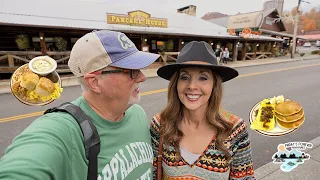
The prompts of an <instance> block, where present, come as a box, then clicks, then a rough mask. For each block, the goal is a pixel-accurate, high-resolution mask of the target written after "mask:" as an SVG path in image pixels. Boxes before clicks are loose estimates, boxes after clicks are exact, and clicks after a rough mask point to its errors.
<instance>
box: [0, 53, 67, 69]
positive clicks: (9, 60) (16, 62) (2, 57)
mask: <svg viewBox="0 0 320 180" xmlns="http://www.w3.org/2000/svg"><path fill="white" fill-rule="evenodd" d="M41 55H42V53H41V52H40V51H0V73H13V72H14V71H15V70H16V69H17V68H19V67H20V66H21V65H23V64H25V63H29V61H30V60H31V59H33V58H34V57H37V56H41ZM47 55H48V56H50V57H52V58H53V59H55V60H56V61H57V64H58V68H59V67H61V68H62V70H61V69H60V70H59V71H66V72H68V71H70V70H69V69H68V68H66V65H67V63H68V60H69V58H70V51H63V52H56V51H49V52H47Z"/></svg>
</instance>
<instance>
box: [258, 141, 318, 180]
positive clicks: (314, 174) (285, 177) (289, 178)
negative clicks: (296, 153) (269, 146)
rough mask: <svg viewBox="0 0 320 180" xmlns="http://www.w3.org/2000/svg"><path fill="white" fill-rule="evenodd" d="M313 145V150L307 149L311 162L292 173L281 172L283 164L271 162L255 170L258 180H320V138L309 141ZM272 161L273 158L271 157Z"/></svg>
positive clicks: (305, 163)
mask: <svg viewBox="0 0 320 180" xmlns="http://www.w3.org/2000/svg"><path fill="white" fill-rule="evenodd" d="M309 142H310V143H312V144H313V147H312V149H306V151H304V152H306V153H308V154H309V155H310V159H309V160H305V161H304V163H303V164H300V165H298V167H296V168H295V169H293V170H292V171H290V172H283V171H282V170H280V166H281V164H274V163H273V162H270V163H268V164H266V165H264V166H262V167H260V168H258V169H256V170H255V177H256V179H257V180H278V179H281V180H318V179H320V136H319V137H317V138H315V139H313V140H312V141H309ZM270 160H271V157H270Z"/></svg>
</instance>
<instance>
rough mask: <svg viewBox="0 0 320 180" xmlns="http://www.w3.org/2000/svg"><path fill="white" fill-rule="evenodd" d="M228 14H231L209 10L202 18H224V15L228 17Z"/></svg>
mask: <svg viewBox="0 0 320 180" xmlns="http://www.w3.org/2000/svg"><path fill="white" fill-rule="evenodd" d="M226 16H229V15H227V14H222V13H219V12H208V13H206V14H205V15H204V16H202V17H201V19H204V20H209V19H216V18H222V17H226Z"/></svg>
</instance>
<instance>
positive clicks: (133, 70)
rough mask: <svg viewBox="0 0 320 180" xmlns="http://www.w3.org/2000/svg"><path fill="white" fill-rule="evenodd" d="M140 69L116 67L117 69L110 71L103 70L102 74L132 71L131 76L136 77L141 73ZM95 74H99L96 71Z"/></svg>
mask: <svg viewBox="0 0 320 180" xmlns="http://www.w3.org/2000/svg"><path fill="white" fill-rule="evenodd" d="M140 72H141V71H140V70H139V69H115V70H109V71H102V72H101V74H111V73H130V78H131V79H135V78H137V77H138V76H139V74H140ZM93 74H97V73H96V72H93Z"/></svg>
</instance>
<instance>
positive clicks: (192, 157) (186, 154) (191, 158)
mask: <svg viewBox="0 0 320 180" xmlns="http://www.w3.org/2000/svg"><path fill="white" fill-rule="evenodd" d="M180 153H181V157H182V158H183V159H184V160H185V161H187V163H189V164H193V163H194V162H195V161H196V160H197V159H198V158H199V157H200V156H201V154H195V153H192V152H190V151H189V150H188V149H186V148H184V147H182V146H180Z"/></svg>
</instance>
